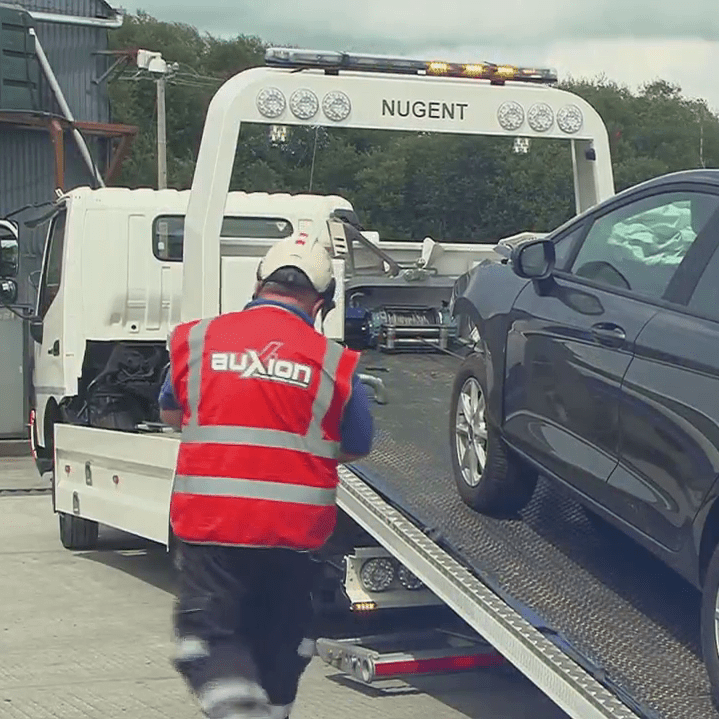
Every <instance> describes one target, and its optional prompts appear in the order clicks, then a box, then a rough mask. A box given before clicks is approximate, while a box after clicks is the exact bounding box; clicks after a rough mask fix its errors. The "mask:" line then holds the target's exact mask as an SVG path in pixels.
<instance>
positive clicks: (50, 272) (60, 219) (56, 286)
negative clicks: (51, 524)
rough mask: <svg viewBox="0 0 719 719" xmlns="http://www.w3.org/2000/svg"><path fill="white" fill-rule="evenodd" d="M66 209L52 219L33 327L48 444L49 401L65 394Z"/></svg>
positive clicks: (40, 414)
mask: <svg viewBox="0 0 719 719" xmlns="http://www.w3.org/2000/svg"><path fill="white" fill-rule="evenodd" d="M66 220H67V211H66V210H61V211H60V212H59V213H58V214H57V215H56V216H55V217H54V218H53V219H52V221H51V223H50V229H49V231H48V238H47V242H46V243H45V253H44V256H43V262H42V273H41V277H40V286H39V289H38V297H37V306H36V310H35V313H36V316H37V319H36V320H35V321H34V322H32V324H31V326H30V334H31V336H32V338H33V341H34V357H35V370H34V373H33V383H34V388H35V405H36V412H37V420H36V421H37V427H38V428H39V429H38V440H39V442H40V444H41V445H42V446H43V447H45V441H46V438H45V437H44V436H43V433H42V431H41V429H40V428H42V427H44V417H45V410H46V408H47V404H48V401H49V400H50V399H51V398H55V401H56V402H58V403H59V402H60V400H61V398H62V397H63V396H64V394H65V374H64V369H63V364H64V363H63V359H64V347H63V343H64V307H63V304H64V303H63V295H64V291H63V286H62V270H63V259H64V255H65V249H66V248H65V236H66Z"/></svg>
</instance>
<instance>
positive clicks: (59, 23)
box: [0, 0, 135, 437]
mask: <svg viewBox="0 0 719 719" xmlns="http://www.w3.org/2000/svg"><path fill="white" fill-rule="evenodd" d="M120 24H121V16H120V15H119V14H118V13H117V12H116V11H115V10H114V9H113V8H112V7H111V6H110V5H108V4H107V3H106V2H105V1H104V0H9V1H8V0H0V217H4V216H6V215H7V214H8V213H12V212H13V211H15V210H17V209H19V208H21V207H24V206H26V205H32V204H39V203H43V202H47V201H50V200H52V199H53V197H54V192H55V189H56V188H58V187H59V188H61V189H66V190H67V189H70V188H72V187H77V186H78V185H91V186H97V182H96V181H95V180H94V178H93V174H92V172H91V171H90V168H89V167H88V165H87V163H86V162H85V161H84V160H83V158H82V155H81V153H80V151H79V149H78V147H77V144H76V142H75V141H74V139H73V134H72V129H73V127H74V128H77V129H79V130H80V132H81V134H82V136H83V138H84V139H85V141H86V144H87V146H88V149H89V151H90V154H91V156H92V158H93V160H94V162H95V164H96V166H97V168H98V171H99V172H100V174H101V175H103V176H105V178H106V179H107V172H108V168H109V167H110V164H111V163H110V160H111V153H112V151H113V147H112V142H113V139H117V138H120V139H127V138H131V136H132V133H133V131H134V130H135V128H123V127H119V126H111V125H109V122H110V107H109V101H108V95H107V85H106V83H104V82H102V81H99V82H98V80H99V79H100V78H101V76H102V74H103V73H104V72H105V71H106V70H107V68H108V66H109V64H110V63H111V62H112V58H110V57H109V56H108V55H107V54H103V51H106V50H107V47H108V32H111V31H112V28H113V27H118V26H119V25H120ZM30 28H32V29H33V30H34V32H35V34H36V36H37V40H38V41H39V45H40V48H41V49H40V50H36V46H35V39H34V37H33V35H32V31H31V30H30ZM25 35H27V37H25V42H26V44H25V46H24V47H19V46H18V38H22V37H24V36H25ZM42 51H44V54H45V56H46V58H47V61H48V63H49V65H50V67H51V69H52V74H53V75H54V77H55V78H56V80H57V84H58V85H59V87H60V89H61V91H62V95H63V96H64V99H65V100H66V102H67V106H68V107H69V110H70V111H71V113H72V116H73V120H74V122H70V121H69V120H68V118H67V116H66V114H67V113H66V112H65V111H64V109H63V108H62V106H61V103H60V102H59V101H58V98H57V95H56V93H55V92H54V91H53V87H52V81H51V78H50V77H49V75H48V73H47V72H44V71H43V66H42V62H41V57H40V55H41V53H42ZM23 52H24V54H23ZM30 214H31V213H30ZM30 214H29V213H28V212H25V213H24V214H22V215H19V216H18V217H17V218H16V219H19V220H21V226H20V276H19V278H18V280H19V286H20V296H19V300H18V301H19V304H20V305H24V306H25V307H28V308H29V307H32V306H33V305H34V302H35V286H36V285H37V278H38V276H39V270H40V267H41V262H42V251H43V247H44V243H45V234H46V232H47V226H46V225H41V226H39V227H38V228H37V229H34V230H33V229H29V228H28V227H27V226H25V225H23V224H22V220H25V219H27V218H29V216H30ZM7 317H8V316H7V315H6V314H5V315H2V316H0V345H3V346H4V347H5V352H4V353H3V360H4V362H3V366H0V437H3V436H14V435H19V434H24V432H25V424H26V422H27V419H26V417H27V413H26V410H27V400H25V406H23V407H17V406H15V405H16V404H17V403H16V402H13V403H10V402H8V401H6V400H7V399H8V398H9V397H10V396H11V395H12V396H13V397H14V396H16V395H17V393H16V392H14V391H12V392H11V388H13V387H15V385H16V383H17V381H18V374H17V368H18V365H20V366H21V368H22V373H23V377H22V378H21V380H20V381H22V382H23V383H24V385H25V386H26V388H27V390H28V391H26V392H25V393H24V394H25V396H27V394H28V393H29V374H30V371H29V367H30V363H29V361H28V359H27V358H29V357H30V356H31V355H32V352H31V350H32V347H31V346H29V343H28V340H27V333H25V340H24V342H20V341H19V340H18V337H19V336H21V335H22V334H23V333H18V328H17V326H15V324H16V323H17V322H20V321H19V320H13V319H8V318H7ZM11 325H13V326H11ZM9 343H11V344H12V345H13V347H14V350H15V354H16V355H17V360H18V361H17V362H13V361H10V360H9V359H8V357H7V356H5V355H7V353H8V351H9V350H8V347H9ZM23 344H24V345H25V346H24V347H23V346H22V345H23ZM18 345H20V346H18ZM23 356H24V357H25V358H26V359H25V360H23ZM10 366H12V367H14V370H13V373H12V374H11V375H8V370H7V368H8V367H10ZM11 404H12V406H11Z"/></svg>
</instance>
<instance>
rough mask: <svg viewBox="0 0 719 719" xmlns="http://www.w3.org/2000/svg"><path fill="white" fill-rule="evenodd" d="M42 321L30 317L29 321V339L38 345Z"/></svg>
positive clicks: (41, 333) (40, 340)
mask: <svg viewBox="0 0 719 719" xmlns="http://www.w3.org/2000/svg"><path fill="white" fill-rule="evenodd" d="M42 336H43V332H42V320H41V319H40V318H39V317H32V318H31V319H30V337H32V338H33V340H34V341H35V342H37V343H38V344H39V345H41V344H42Z"/></svg>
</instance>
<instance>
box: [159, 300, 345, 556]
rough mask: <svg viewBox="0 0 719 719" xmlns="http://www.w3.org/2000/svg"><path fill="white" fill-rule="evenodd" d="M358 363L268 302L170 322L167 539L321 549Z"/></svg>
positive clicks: (331, 523)
mask: <svg viewBox="0 0 719 719" xmlns="http://www.w3.org/2000/svg"><path fill="white" fill-rule="evenodd" d="M358 360H359V355H358V353H356V352H352V351H350V350H347V349H345V348H343V347H342V346H340V345H339V344H337V343H335V342H332V341H331V340H328V339H327V338H326V337H325V336H324V335H321V334H319V333H318V332H316V331H315V330H314V329H313V328H312V327H310V326H309V325H308V324H307V323H306V322H305V321H304V320H303V319H302V318H301V317H299V316H298V315H296V314H295V313H294V312H292V311H290V310H287V309H284V308H282V307H277V306H274V305H256V306H254V307H252V308H249V309H246V310H244V311H242V312H235V313H228V314H225V315H220V316H219V317H216V318H214V319H205V320H201V321H199V322H189V323H185V324H182V325H180V326H178V327H177V329H176V330H175V332H174V333H173V335H172V339H171V342H170V361H171V367H172V379H173V385H174V387H175V392H176V393H177V395H178V397H177V399H178V400H179V402H180V406H182V407H183V409H184V416H183V422H182V438H181V442H180V450H179V455H178V459H177V468H176V473H175V483H174V487H173V494H172V501H171V506H170V521H171V524H172V529H173V531H174V533H175V535H176V536H177V537H179V538H180V539H182V540H184V541H187V542H194V543H208V544H223V545H231V546H232V545H234V546H247V547H284V548H289V549H296V550H311V549H317V548H319V547H321V546H322V545H323V544H324V543H325V542H326V540H327V539H328V537H329V536H330V534H331V533H332V531H333V529H334V527H335V522H336V517H337V509H336V505H335V494H336V490H337V482H338V477H337V463H338V462H337V457H338V454H339V449H340V422H341V419H342V413H343V411H344V408H345V405H346V403H347V400H348V399H349V396H350V392H351V389H352V376H353V374H354V372H355V369H356V367H357V362H358Z"/></svg>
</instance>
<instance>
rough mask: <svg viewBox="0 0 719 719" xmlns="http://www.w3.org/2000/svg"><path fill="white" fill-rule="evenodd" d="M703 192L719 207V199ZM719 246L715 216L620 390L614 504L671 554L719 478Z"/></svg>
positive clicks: (641, 341) (638, 346)
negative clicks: (619, 434) (619, 435)
mask: <svg viewBox="0 0 719 719" xmlns="http://www.w3.org/2000/svg"><path fill="white" fill-rule="evenodd" d="M704 197H705V198H707V202H706V204H707V206H708V207H713V208H714V209H715V210H719V198H717V197H716V196H713V195H706V194H705V195H704ZM709 198H710V199H709ZM718 245H719V212H717V214H716V215H715V216H714V218H713V219H711V220H710V221H709V222H707V223H706V226H705V227H704V228H703V229H702V231H701V233H700V235H699V236H698V237H697V239H696V240H695V241H694V243H693V245H692V248H691V250H690V252H689V253H688V254H687V255H686V258H685V260H684V262H683V263H682V265H681V266H680V268H679V269H677V273H676V279H677V281H676V282H672V283H671V285H670V287H669V288H668V291H667V293H666V294H665V298H664V299H665V300H666V301H667V304H666V306H665V307H663V308H662V310H661V311H660V312H659V313H657V314H656V315H655V316H654V317H653V318H652V320H651V321H650V322H649V323H648V324H647V326H646V327H645V328H644V329H643V330H642V331H641V332H640V334H639V337H638V338H637V341H636V343H635V356H634V359H633V360H632V362H631V364H630V366H629V369H628V371H627V374H626V377H625V379H624V384H623V386H622V399H621V404H620V427H621V450H620V461H619V464H618V466H617V468H616V469H615V471H614V472H613V474H612V475H611V477H610V478H609V483H608V486H609V490H610V492H609V495H608V498H607V504H608V505H609V506H610V508H611V509H612V510H613V511H614V512H615V513H616V514H618V515H619V516H621V517H622V518H623V519H624V520H625V521H627V522H629V523H630V524H632V525H633V526H634V527H636V528H637V529H638V530H639V531H640V532H642V533H643V534H645V535H647V536H648V537H650V538H651V539H652V540H654V541H655V542H658V543H659V544H660V545H662V546H663V547H665V548H666V549H669V550H671V551H674V552H676V551H679V550H680V549H681V548H682V545H683V544H684V542H685V541H686V540H689V539H691V525H692V522H693V520H694V518H695V517H696V514H697V512H698V511H699V509H700V507H701V505H702V504H703V502H704V499H705V497H706V496H707V494H708V493H709V491H710V489H711V487H712V486H713V485H714V483H715V480H716V478H717V476H718V475H719V282H718V281H717V278H719V251H718V250H717V246H718ZM689 549H691V547H689Z"/></svg>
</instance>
